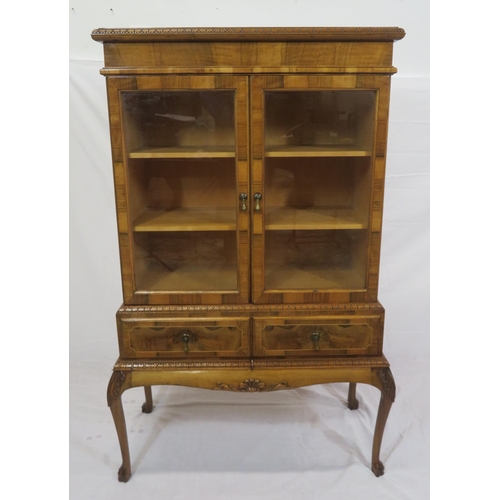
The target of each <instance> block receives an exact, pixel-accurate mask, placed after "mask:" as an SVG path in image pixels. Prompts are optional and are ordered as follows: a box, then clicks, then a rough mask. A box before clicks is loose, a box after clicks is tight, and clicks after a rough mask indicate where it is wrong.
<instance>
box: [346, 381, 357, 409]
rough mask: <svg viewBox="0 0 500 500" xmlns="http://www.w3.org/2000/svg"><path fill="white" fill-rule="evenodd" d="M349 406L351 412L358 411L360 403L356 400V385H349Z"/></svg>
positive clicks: (352, 383) (353, 383)
mask: <svg viewBox="0 0 500 500" xmlns="http://www.w3.org/2000/svg"><path fill="white" fill-rule="evenodd" d="M347 406H348V408H349V410H357V409H358V406H359V402H358V400H357V399H356V383H355V382H351V383H350V384H349V395H348V397H347Z"/></svg>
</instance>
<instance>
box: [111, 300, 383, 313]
mask: <svg viewBox="0 0 500 500" xmlns="http://www.w3.org/2000/svg"><path fill="white" fill-rule="evenodd" d="M364 310H372V311H383V310H384V308H383V306H382V305H381V304H380V303H379V302H346V303H339V304H244V305H238V304H221V305H213V306H211V305H196V306H125V305H124V306H122V307H120V309H119V310H118V312H119V313H163V312H167V313H176V312H193V313H196V312H241V313H244V312H250V313H251V312H281V311H318V312H322V311H364Z"/></svg>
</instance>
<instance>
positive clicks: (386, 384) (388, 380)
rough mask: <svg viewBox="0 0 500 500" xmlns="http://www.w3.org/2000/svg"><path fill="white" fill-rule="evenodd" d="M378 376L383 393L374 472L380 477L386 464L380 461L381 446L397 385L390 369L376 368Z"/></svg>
mask: <svg viewBox="0 0 500 500" xmlns="http://www.w3.org/2000/svg"><path fill="white" fill-rule="evenodd" d="M373 370H374V371H375V373H376V376H377V379H378V380H377V384H376V385H377V387H379V389H380V391H381V396H380V404H379V407H378V414H377V422H376V424H375V435H374V436H373V450H372V471H373V473H374V474H375V475H376V476H377V477H379V476H382V475H383V474H384V464H383V463H382V462H381V461H380V446H381V444H382V436H383V434H384V428H385V423H386V422H387V417H388V416H389V411H390V410H391V406H392V403H394V400H395V399H396V384H395V382H394V377H393V376H392V373H391V370H390V369H389V367H384V368H374V369H373Z"/></svg>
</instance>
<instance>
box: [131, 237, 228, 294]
mask: <svg viewBox="0 0 500 500" xmlns="http://www.w3.org/2000/svg"><path fill="white" fill-rule="evenodd" d="M235 243H236V238H235V232H234V231H209V232H204V231H190V232H180V231H175V232H145V233H135V234H134V260H135V262H134V264H135V275H136V284H137V289H138V290H157V291H159V290H164V291H171V292H173V291H179V290H181V291H190V292H204V291H217V290H235V289H236V287H237V282H236V277H237V274H236V265H237V263H236V247H235Z"/></svg>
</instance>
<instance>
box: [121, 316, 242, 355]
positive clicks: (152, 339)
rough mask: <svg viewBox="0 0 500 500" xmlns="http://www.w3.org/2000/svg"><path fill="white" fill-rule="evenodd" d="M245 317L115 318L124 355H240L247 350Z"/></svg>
mask: <svg viewBox="0 0 500 500" xmlns="http://www.w3.org/2000/svg"><path fill="white" fill-rule="evenodd" d="M248 324H249V322H248V319H245V318H230V319H227V318H198V319H196V320H190V319H179V320H174V319H168V320H147V319H121V318H120V319H119V320H118V333H119V340H120V353H121V356H122V357H124V358H145V357H154V358H158V357H175V358H189V357H192V358H199V357H206V356H211V357H234V356H237V357H241V356H248V355H249V353H250V349H249V340H248Z"/></svg>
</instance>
